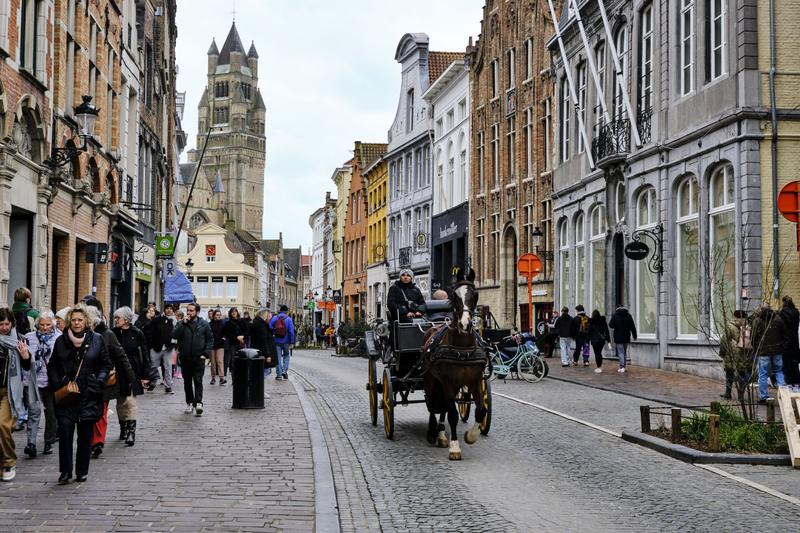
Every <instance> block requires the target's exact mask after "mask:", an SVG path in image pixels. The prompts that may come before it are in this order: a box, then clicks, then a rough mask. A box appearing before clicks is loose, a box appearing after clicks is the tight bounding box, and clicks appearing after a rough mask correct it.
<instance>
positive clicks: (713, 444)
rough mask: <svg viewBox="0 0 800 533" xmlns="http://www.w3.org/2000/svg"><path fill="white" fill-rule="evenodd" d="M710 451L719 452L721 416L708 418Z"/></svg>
mask: <svg viewBox="0 0 800 533" xmlns="http://www.w3.org/2000/svg"><path fill="white" fill-rule="evenodd" d="M708 451H710V452H718V451H719V415H710V416H709V417H708Z"/></svg>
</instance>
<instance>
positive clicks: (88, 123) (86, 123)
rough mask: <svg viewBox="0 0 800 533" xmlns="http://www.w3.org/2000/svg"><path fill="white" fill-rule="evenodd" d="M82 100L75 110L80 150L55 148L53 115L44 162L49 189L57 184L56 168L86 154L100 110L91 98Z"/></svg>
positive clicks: (54, 120)
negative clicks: (50, 135) (48, 154)
mask: <svg viewBox="0 0 800 533" xmlns="http://www.w3.org/2000/svg"><path fill="white" fill-rule="evenodd" d="M82 98H83V103H81V105H79V106H77V107H76V108H75V119H76V120H77V121H78V136H79V137H80V138H81V140H82V141H83V146H81V147H80V148H73V147H71V146H64V147H62V148H59V147H57V146H56V116H55V114H53V133H52V143H51V149H50V157H49V158H48V159H47V160H45V161H44V164H45V165H47V166H48V167H50V169H51V170H52V175H51V176H50V183H49V184H50V187H51V188H55V186H56V184H57V183H58V181H57V177H56V170H57V169H58V167H63V166H64V165H67V164H69V163H71V162H72V161H73V160H74V159H77V158H78V156H80V155H81V152H86V151H87V150H88V148H89V147H88V144H87V141H88V140H89V138H91V137H92V134H93V132H94V123H95V121H96V120H97V115H99V114H100V108H98V107H97V106H95V105H94V104H93V103H92V97H91V96H88V95H83V97H82Z"/></svg>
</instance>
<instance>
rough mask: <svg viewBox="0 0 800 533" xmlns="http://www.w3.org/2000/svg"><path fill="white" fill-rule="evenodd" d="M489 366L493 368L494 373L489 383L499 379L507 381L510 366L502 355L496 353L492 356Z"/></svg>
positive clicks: (490, 376)
mask: <svg viewBox="0 0 800 533" xmlns="http://www.w3.org/2000/svg"><path fill="white" fill-rule="evenodd" d="M489 365H490V366H491V367H492V372H491V374H490V375H489V378H488V379H489V381H493V380H495V379H497V378H500V379H505V378H506V376H508V371H509V368H508V365H507V364H505V363H504V362H503V358H502V357H500V354H499V353H497V352H495V353H493V354H492V355H491V357H490V359H489Z"/></svg>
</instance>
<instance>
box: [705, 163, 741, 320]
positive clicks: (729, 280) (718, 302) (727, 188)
mask: <svg viewBox="0 0 800 533" xmlns="http://www.w3.org/2000/svg"><path fill="white" fill-rule="evenodd" d="M709 192H710V194H709V197H710V201H709V211H708V227H709V233H710V238H709V253H708V258H709V264H710V266H711V287H710V290H711V310H712V318H713V321H712V322H713V323H712V324H711V326H712V328H713V331H714V332H717V333H719V332H720V331H721V330H722V327H723V326H724V324H725V323H726V322H727V321H728V320H729V319H730V317H731V316H732V315H733V311H734V306H735V305H736V279H737V277H736V224H735V214H736V211H735V203H734V180H733V166H731V164H730V163H726V164H724V165H722V166H720V167H718V168H717V169H716V170H715V171H714V173H713V174H712V175H711V181H710V184H709Z"/></svg>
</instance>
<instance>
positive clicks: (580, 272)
mask: <svg viewBox="0 0 800 533" xmlns="http://www.w3.org/2000/svg"><path fill="white" fill-rule="evenodd" d="M583 232H584V227H583V213H578V216H577V217H575V304H576V305H577V304H581V305H585V304H586V302H585V300H586V279H585V277H586V265H585V264H584V263H585V259H586V255H585V254H586V248H585V247H584V236H583Z"/></svg>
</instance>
